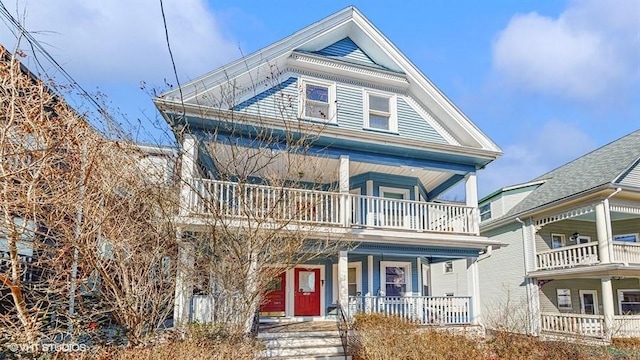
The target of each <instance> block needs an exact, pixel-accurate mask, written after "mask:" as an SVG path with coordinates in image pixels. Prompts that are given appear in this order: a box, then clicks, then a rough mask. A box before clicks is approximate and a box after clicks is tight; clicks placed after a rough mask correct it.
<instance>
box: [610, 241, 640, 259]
mask: <svg viewBox="0 0 640 360" xmlns="http://www.w3.org/2000/svg"><path fill="white" fill-rule="evenodd" d="M613 260H614V261H616V262H625V263H629V264H640V244H632V243H624V242H614V243H613Z"/></svg>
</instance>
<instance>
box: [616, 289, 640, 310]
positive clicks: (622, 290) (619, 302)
mask: <svg viewBox="0 0 640 360" xmlns="http://www.w3.org/2000/svg"><path fill="white" fill-rule="evenodd" d="M627 291H640V289H618V315H622V293H624V292H627Z"/></svg>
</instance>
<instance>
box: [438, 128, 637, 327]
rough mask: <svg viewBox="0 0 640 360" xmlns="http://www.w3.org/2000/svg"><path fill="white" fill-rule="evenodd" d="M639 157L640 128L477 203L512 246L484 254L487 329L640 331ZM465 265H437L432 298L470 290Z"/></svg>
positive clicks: (490, 233)
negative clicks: (502, 327) (467, 284)
mask: <svg viewBox="0 0 640 360" xmlns="http://www.w3.org/2000/svg"><path fill="white" fill-rule="evenodd" d="M639 163H640V130H637V131H634V132H632V133H631V134H629V135H626V136H624V137H622V138H620V139H618V140H616V141H613V142H611V143H610V144H608V145H605V146H603V147H601V148H599V149H597V150H594V151H592V152H590V153H588V154H586V155H584V156H582V157H580V158H578V159H576V160H574V161H571V162H569V163H568V164H566V165H563V166H561V167H559V168H557V169H555V170H553V171H551V172H548V173H546V174H544V175H542V176H539V177H537V178H535V179H533V180H532V181H531V182H528V183H524V184H519V185H515V186H510V187H506V188H503V189H500V190H498V191H496V192H494V193H492V194H490V195H488V196H487V197H485V198H483V199H481V200H480V201H479V210H480V216H481V220H482V222H481V225H480V231H481V234H482V235H484V236H486V237H488V238H490V239H492V240H496V241H499V242H502V243H505V244H507V245H508V246H506V247H503V248H501V249H500V250H497V251H491V250H488V251H487V253H485V254H483V255H481V256H480V257H479V259H478V264H479V265H478V267H479V277H480V299H481V308H482V310H483V321H484V323H485V324H487V326H489V327H495V326H504V327H507V328H508V329H511V330H517V331H523V332H529V333H533V334H543V335H544V334H552V333H553V334H578V335H582V336H593V337H599V338H610V337H622V336H640V237H639V233H640V165H639ZM465 272H466V264H465V263H464V261H460V260H458V261H455V262H453V263H442V264H436V265H435V266H433V265H432V268H431V282H432V285H433V289H434V295H454V296H464V295H466V293H465V291H466V288H467V287H466V286H465V284H464V283H463V282H464V281H465V280H466V276H465V274H464V273H465ZM458 289H459V290H460V291H457V290H458ZM435 291H439V292H440V293H436V292H435Z"/></svg>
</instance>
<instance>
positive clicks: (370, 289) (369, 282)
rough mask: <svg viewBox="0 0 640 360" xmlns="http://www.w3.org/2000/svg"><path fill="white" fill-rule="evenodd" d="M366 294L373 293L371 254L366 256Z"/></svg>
mask: <svg viewBox="0 0 640 360" xmlns="http://www.w3.org/2000/svg"><path fill="white" fill-rule="evenodd" d="M367 294H368V295H370V296H372V295H375V294H374V293H373V255H368V256H367Z"/></svg>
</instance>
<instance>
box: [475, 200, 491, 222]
mask: <svg viewBox="0 0 640 360" xmlns="http://www.w3.org/2000/svg"><path fill="white" fill-rule="evenodd" d="M491 204H492V203H490V202H488V203H485V204H482V205H478V213H479V216H480V221H487V220H491V217H492V216H493V214H492V211H491V210H493V209H492V206H491ZM483 207H486V208H487V210H486V211H484V212H483V211H482V208H483ZM484 214H489V217H488V218H486V219H484V220H483V219H482V215H484Z"/></svg>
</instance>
